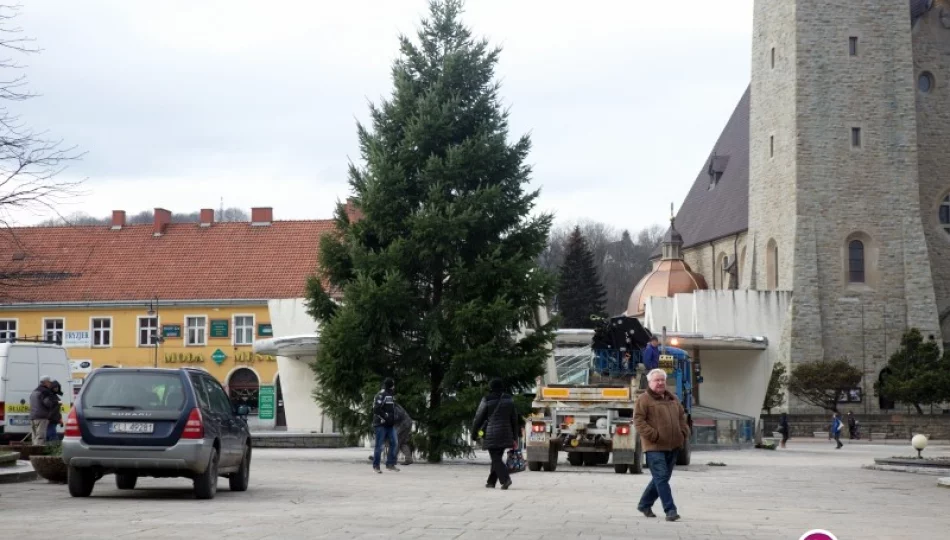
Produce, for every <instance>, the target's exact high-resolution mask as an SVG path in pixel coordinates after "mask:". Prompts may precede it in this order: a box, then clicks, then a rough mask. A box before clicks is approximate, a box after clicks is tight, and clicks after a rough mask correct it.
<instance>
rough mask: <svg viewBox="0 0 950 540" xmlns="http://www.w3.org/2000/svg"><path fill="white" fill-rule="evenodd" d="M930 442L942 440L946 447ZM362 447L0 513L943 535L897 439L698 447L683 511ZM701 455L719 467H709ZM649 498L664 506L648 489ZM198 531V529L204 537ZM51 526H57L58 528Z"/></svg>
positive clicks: (330, 528) (727, 534)
mask: <svg viewBox="0 0 950 540" xmlns="http://www.w3.org/2000/svg"><path fill="white" fill-rule="evenodd" d="M927 452H928V454H931V455H950V448H947V447H943V448H932V449H929V450H928V451H927ZM368 454H369V451H368V450H365V449H344V450H268V449H260V450H257V451H255V455H254V462H253V465H252V473H251V488H250V490H249V491H247V492H246V493H230V492H229V491H228V490H227V482H226V481H224V480H222V482H221V483H220V485H219V486H220V491H219V492H218V495H217V498H215V499H214V500H212V501H197V500H195V499H194V497H193V496H192V494H191V491H190V488H191V484H190V482H189V481H187V480H154V479H143V480H141V481H140V486H141V487H140V488H137V489H136V490H135V491H132V492H124V491H118V490H117V489H115V483H114V480H113V478H114V477H112V476H107V477H105V478H103V479H102V480H100V482H99V483H98V484H97V485H96V489H95V491H94V492H93V496H92V497H91V498H89V499H72V498H70V497H69V495H68V493H67V491H66V487H65V486H62V485H52V484H47V483H44V482H33V483H28V484H9V485H0V527H2V530H3V532H4V536H5V537H7V536H9V537H10V538H17V537H20V536H24V535H26V534H28V533H36V532H38V531H39V529H40V527H42V528H43V529H44V530H46V531H60V533H68V535H69V537H70V538H110V537H113V538H115V537H117V538H194V537H199V538H200V537H223V538H229V537H238V538H241V539H255V538H274V539H277V538H283V539H288V538H453V539H454V538H457V539H476V538H486V539H488V538H492V539H493V538H513V539H540V538H549V539H558V538H570V537H579V538H588V539H596V538H600V539H604V540H606V539H615V538H616V539H620V538H624V539H629V538H650V539H691V540H703V539H712V538H728V539H795V540H797V539H798V538H799V537H800V536H801V534H802V533H803V532H805V531H806V530H808V529H811V528H825V529H829V530H831V531H832V532H834V533H836V534H837V535H838V537H839V538H841V539H842V540H844V539H869V538H875V539H876V538H882V539H904V538H906V539H911V538H915V539H923V538H941V537H946V534H947V530H948V528H950V517H947V516H948V513H947V512H948V508H950V490H947V489H945V488H939V487H937V485H936V477H933V476H923V475H915V474H901V473H892V472H878V471H869V470H865V469H862V468H861V465H864V464H868V463H871V461H872V458H873V457H888V456H893V455H910V449H909V447H896V446H870V445H862V446H859V445H848V446H845V448H844V449H842V450H840V451H835V450H834V449H833V447H832V445H831V444H827V443H824V442H811V441H798V442H796V441H795V440H794V439H793V440H792V441H791V442H790V447H789V449H787V450H785V451H774V452H773V451H764V450H748V451H742V452H736V451H723V452H696V453H694V455H693V463H694V465H692V466H690V467H688V468H686V469H677V471H676V472H675V473H674V475H673V489H674V496H675V497H676V502H677V505H678V506H679V509H680V513H681V514H682V516H683V521H681V522H678V523H667V522H665V521H660V520H659V519H647V518H645V517H642V516H641V515H640V514H639V513H637V512H636V502H637V500H638V499H639V496H640V492H641V491H642V489H643V487H644V485H645V483H646V481H647V478H648V476H646V475H643V476H638V475H618V474H614V472H613V468H612V467H598V468H594V469H589V468H583V467H577V468H574V467H569V466H567V465H566V463H564V455H563V454H562V463H561V464H560V465H559V468H558V471H557V472H555V473H542V472H529V471H526V472H524V473H519V474H517V475H515V476H514V486H513V487H512V489H511V490H509V491H501V490H488V489H485V487H484V483H485V477H486V476H487V473H488V470H487V465H486V462H485V461H484V457H483V456H482V455H480V456H479V459H477V460H475V462H471V461H469V462H466V461H457V462H452V463H448V464H442V465H427V464H416V465H412V466H409V467H403V470H402V472H400V473H385V474H382V475H376V474H372V473H371V469H370V465H369V462H368V461H367V460H366V457H367V455H368ZM711 461H717V462H723V463H726V465H727V466H726V467H710V466H707V465H706V464H707V463H708V462H711ZM656 510H657V511H658V512H659V511H660V507H659V503H657V507H656ZM206 535H207V536H206ZM54 536H55V534H54Z"/></svg>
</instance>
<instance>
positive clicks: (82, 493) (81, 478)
mask: <svg viewBox="0 0 950 540" xmlns="http://www.w3.org/2000/svg"><path fill="white" fill-rule="evenodd" d="M68 475H69V476H68V481H67V483H68V484H69V495H70V496H71V497H88V496H89V495H91V494H92V488H93V487H95V485H96V472H95V471H93V470H92V469H86V468H79V467H73V466H72V465H70V467H69V473H68Z"/></svg>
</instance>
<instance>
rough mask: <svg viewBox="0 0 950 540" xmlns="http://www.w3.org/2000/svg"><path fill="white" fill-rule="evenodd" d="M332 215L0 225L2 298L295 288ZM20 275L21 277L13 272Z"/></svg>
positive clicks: (289, 291)
mask: <svg viewBox="0 0 950 540" xmlns="http://www.w3.org/2000/svg"><path fill="white" fill-rule="evenodd" d="M333 230H334V222H333V221H332V220H320V221H275V222H273V223H271V224H270V225H265V226H252V225H251V224H250V223H215V224H213V225H212V226H210V227H200V226H199V225H198V224H197V223H173V224H169V225H167V227H166V229H165V232H164V234H162V235H161V236H154V234H153V231H154V228H153V225H152V224H147V225H130V226H126V227H123V228H122V229H120V230H112V229H110V227H109V226H89V227H24V228H12V229H6V230H2V231H0V274H2V275H3V276H2V277H0V304H10V303H21V302H83V301H88V302H95V301H124V300H148V299H151V298H153V297H156V296H157V297H158V298H159V300H160V301H161V300H163V299H165V300H237V299H278V298H297V297H300V296H302V295H303V293H304V289H305V283H306V279H307V276H309V275H311V274H313V273H314V272H315V271H316V268H317V250H318V246H319V242H320V238H321V236H323V235H324V234H325V233H328V232H331V231H333ZM18 279H19V283H17V280H18Z"/></svg>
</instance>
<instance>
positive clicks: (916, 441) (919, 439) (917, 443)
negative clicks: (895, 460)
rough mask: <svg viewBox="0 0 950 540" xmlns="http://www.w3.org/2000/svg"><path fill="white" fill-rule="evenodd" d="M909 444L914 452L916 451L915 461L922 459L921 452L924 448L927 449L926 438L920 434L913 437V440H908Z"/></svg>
mask: <svg viewBox="0 0 950 540" xmlns="http://www.w3.org/2000/svg"><path fill="white" fill-rule="evenodd" d="M910 444H911V446H913V447H914V450H917V459H923V456H922V455H920V453H921V452H923V450H924V448H927V436H926V435H920V434H917V435H914V438H913V439H911V440H910Z"/></svg>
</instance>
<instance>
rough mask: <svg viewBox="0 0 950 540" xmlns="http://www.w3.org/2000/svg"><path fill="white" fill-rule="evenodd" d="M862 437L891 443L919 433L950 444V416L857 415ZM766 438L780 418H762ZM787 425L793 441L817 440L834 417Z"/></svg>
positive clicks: (791, 419)
mask: <svg viewBox="0 0 950 540" xmlns="http://www.w3.org/2000/svg"><path fill="white" fill-rule="evenodd" d="M841 416H842V421H843V422H844V430H843V431H842V433H841V436H842V438H845V439H847V438H848V419H847V412H846V411H845V410H842V412H841ZM855 417H856V418H857V419H858V424H859V428H860V432H861V437H862V438H864V439H867V437H868V434H870V433H886V434H887V438H888V439H895V440H906V441H908V444H909V441H910V438H911V437H912V436H914V435H916V434H918V433H923V434H925V435H928V436H929V437H930V438H931V439H934V440H943V441H945V440H950V414H923V415H920V414H855ZM761 420H762V429H763V436H766V437H769V436H771V434H772V432H773V431H775V429H776V427H777V426H778V422H779V415H777V414H773V415H767V414H763V415H762V417H761ZM788 425H789V427H791V428H792V437H807V438H814V435H813V434H814V433H815V432H822V433H826V432H827V431H828V430H829V428H830V426H831V413H828V414H790V415H788Z"/></svg>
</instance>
